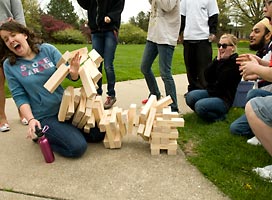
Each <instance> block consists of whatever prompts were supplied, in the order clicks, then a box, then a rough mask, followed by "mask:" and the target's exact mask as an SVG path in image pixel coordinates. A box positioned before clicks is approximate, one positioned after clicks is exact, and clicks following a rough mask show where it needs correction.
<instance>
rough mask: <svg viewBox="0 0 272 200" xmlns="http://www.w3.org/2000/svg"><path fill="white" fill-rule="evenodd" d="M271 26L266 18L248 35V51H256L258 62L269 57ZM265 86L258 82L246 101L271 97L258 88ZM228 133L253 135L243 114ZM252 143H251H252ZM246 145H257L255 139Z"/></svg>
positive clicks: (267, 92) (264, 82) (240, 58)
mask: <svg viewBox="0 0 272 200" xmlns="http://www.w3.org/2000/svg"><path fill="white" fill-rule="evenodd" d="M271 31H272V25H271V24H270V23H269V20H268V19H267V18H264V19H262V20H261V21H260V22H258V23H257V24H255V25H254V26H253V28H252V31H251V33H250V36H249V37H250V45H249V48H250V50H254V51H257V53H256V56H258V57H256V56H255V58H258V59H259V60H260V59H263V60H267V58H268V57H269V59H270V57H271V46H272V45H271V36H272V33H271ZM267 55H268V56H267ZM248 56H249V54H242V55H240V56H239V57H238V58H237V62H238V63H239V62H240V61H241V60H245V59H246V57H248ZM260 83H261V84H262V85H266V84H267V83H269V82H267V81H263V80H262V81H259V88H260V89H253V90H250V91H249V92H248V94H247V97H246V100H247V101H249V100H250V99H252V98H254V97H257V96H268V95H272V91H270V92H269V91H266V90H263V89H262V88H261V87H260V86H261V84H260ZM230 132H231V133H232V134H235V135H243V136H247V137H252V136H254V134H253V133H252V130H251V128H250V126H249V124H248V121H247V118H246V116H245V114H243V115H242V116H241V117H239V118H238V119H236V120H235V121H234V122H232V123H231V125H230ZM252 142H253V143H252ZM248 143H250V144H258V141H257V140H256V138H254V139H250V140H248Z"/></svg>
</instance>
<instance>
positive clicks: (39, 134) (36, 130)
mask: <svg viewBox="0 0 272 200" xmlns="http://www.w3.org/2000/svg"><path fill="white" fill-rule="evenodd" d="M42 130H43V129H42V128H41V129H40V128H39V127H38V126H35V134H36V135H37V136H38V137H42V136H43V135H44V133H43V131H42Z"/></svg>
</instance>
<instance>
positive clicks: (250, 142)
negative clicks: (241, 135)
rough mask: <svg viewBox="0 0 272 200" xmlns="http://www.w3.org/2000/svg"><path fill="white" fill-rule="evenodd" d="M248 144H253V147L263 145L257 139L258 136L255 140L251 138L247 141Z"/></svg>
mask: <svg viewBox="0 0 272 200" xmlns="http://www.w3.org/2000/svg"><path fill="white" fill-rule="evenodd" d="M247 143H248V144H251V145H255V146H257V145H262V144H261V142H260V141H259V140H258V139H257V138H256V136H254V137H253V138H250V139H248V140H247Z"/></svg>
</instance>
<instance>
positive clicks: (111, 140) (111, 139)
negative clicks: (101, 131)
mask: <svg viewBox="0 0 272 200" xmlns="http://www.w3.org/2000/svg"><path fill="white" fill-rule="evenodd" d="M108 122H109V121H108ZM106 136H107V139H108V141H109V146H110V148H111V149H114V148H115V144H114V138H115V134H114V132H112V130H111V127H110V124H109V123H106Z"/></svg>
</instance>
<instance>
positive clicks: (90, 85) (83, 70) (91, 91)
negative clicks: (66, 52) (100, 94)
mask: <svg viewBox="0 0 272 200" xmlns="http://www.w3.org/2000/svg"><path fill="white" fill-rule="evenodd" d="M78 73H79V76H80V79H81V82H82V85H83V87H84V89H85V92H86V94H87V98H91V97H94V96H95V95H96V94H97V91H96V88H95V85H94V82H93V80H92V78H91V75H90V71H89V70H88V66H87V65H85V63H84V64H83V66H81V67H80V68H79V71H78Z"/></svg>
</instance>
